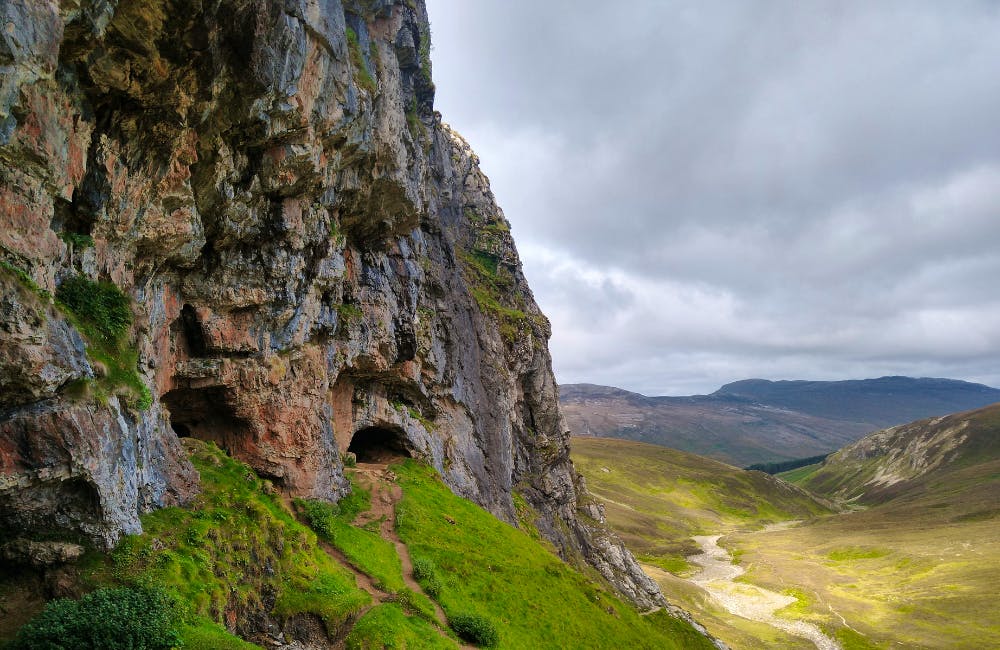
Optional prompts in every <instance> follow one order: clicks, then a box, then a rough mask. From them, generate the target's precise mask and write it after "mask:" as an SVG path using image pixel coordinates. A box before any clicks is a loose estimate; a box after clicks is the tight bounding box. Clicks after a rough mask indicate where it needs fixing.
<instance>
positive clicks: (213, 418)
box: [160, 386, 250, 454]
mask: <svg viewBox="0 0 1000 650" xmlns="http://www.w3.org/2000/svg"><path fill="white" fill-rule="evenodd" d="M160 401H162V402H163V403H164V404H165V405H166V407H167V409H168V410H169V411H170V426H171V428H172V429H173V430H174V433H176V434H177V437H179V438H197V439H198V440H204V441H206V442H214V443H215V444H217V445H218V446H219V447H221V448H222V449H225V450H226V451H227V452H228V453H230V454H232V453H233V452H234V451H236V450H237V449H239V448H240V447H241V446H242V445H245V444H246V440H247V439H248V438H249V437H250V426H249V424H248V423H247V422H246V421H245V420H243V419H242V418H240V417H238V416H237V415H236V413H235V412H234V411H233V408H232V406H231V405H230V403H229V399H228V396H227V394H226V389H225V388H222V387H219V386H212V387H206V388H175V389H174V390H171V391H168V392H167V393H166V394H164V395H163V397H161V398H160Z"/></svg>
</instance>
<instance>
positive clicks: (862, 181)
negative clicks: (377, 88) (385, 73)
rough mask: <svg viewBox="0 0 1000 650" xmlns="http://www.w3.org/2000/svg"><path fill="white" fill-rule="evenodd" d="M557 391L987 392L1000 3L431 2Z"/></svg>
mask: <svg viewBox="0 0 1000 650" xmlns="http://www.w3.org/2000/svg"><path fill="white" fill-rule="evenodd" d="M428 9H429V12H430V17H431V25H432V30H433V34H434V51H433V60H434V76H435V80H436V82H437V86H438V96H437V106H438V109H439V110H441V111H442V113H443V114H444V119H445V120H446V121H448V122H449V123H451V124H452V125H453V126H455V127H456V128H457V129H458V130H459V131H460V132H462V133H463V134H464V135H465V136H466V137H467V139H468V140H469V141H470V143H471V144H472V145H473V147H474V148H475V149H476V150H477V152H478V153H479V155H480V158H481V160H482V164H483V168H484V170H485V171H486V173H487V174H488V175H489V176H490V178H491V181H492V185H493V189H494V193H495V194H496V195H497V199H498V201H499V203H500V205H501V206H503V208H504V211H505V213H506V215H507V217H508V218H509V220H510V221H511V224H512V228H513V232H514V236H515V239H516V241H517V242H518V246H519V248H520V252H521V255H522V259H523V262H524V267H525V272H526V274H527V276H528V279H529V282H530V283H531V285H532V288H533V290H534V292H535V296H536V299H537V300H538V302H539V304H540V305H541V307H542V309H543V310H544V311H545V312H546V314H547V315H548V316H549V318H550V319H551V320H552V323H553V337H552V341H551V349H552V354H553V363H554V366H555V371H556V376H557V378H558V380H559V381H560V382H565V383H568V382H579V381H588V382H593V383H603V384H611V385H616V386H621V387H623V388H629V389H632V390H636V391H639V392H643V393H646V394H690V393H701V392H710V391H712V390H714V389H715V388H717V387H718V386H719V385H720V384H722V383H725V382H727V381H732V380H735V379H742V378H747V377H764V378H771V379H783V378H787V379H791V378H807V379H845V378H861V377H876V376H881V375H886V374H906V375H914V376H945V377H954V378H961V379H969V380H972V381H981V382H983V383H988V384H991V385H994V386H997V385H1000V288H998V287H1000V245H998V244H1000V121H998V117H997V116H1000V75H998V74H996V64H997V62H998V61H1000V39H998V38H996V34H998V33H1000V5H998V4H997V3H993V2H948V3H940V2H919V1H905V2H904V1H899V2H879V3H867V2H860V1H858V2H842V1H838V2H832V1H830V2H814V3H796V2H791V1H788V2H772V1H768V2H747V3H728V2H705V1H704V0H692V1H690V2H684V1H677V2H661V1H658V0H657V1H652V0H650V1H643V0H633V1H630V2H621V3H607V2H579V1H573V2H570V1H568V0H549V1H547V2H541V3H540V2H529V1H527V0H475V1H469V0H428Z"/></svg>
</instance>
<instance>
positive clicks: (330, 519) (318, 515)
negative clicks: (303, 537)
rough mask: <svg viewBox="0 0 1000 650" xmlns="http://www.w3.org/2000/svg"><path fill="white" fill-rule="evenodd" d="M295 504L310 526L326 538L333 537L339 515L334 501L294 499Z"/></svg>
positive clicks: (338, 509)
mask: <svg viewBox="0 0 1000 650" xmlns="http://www.w3.org/2000/svg"><path fill="white" fill-rule="evenodd" d="M295 505H296V506H297V507H298V508H299V510H301V511H302V514H303V515H305V517H306V521H308V522H309V527H310V528H312V529H313V530H315V531H316V532H317V533H319V534H320V536H321V537H324V538H326V539H330V538H332V537H333V535H334V531H335V530H336V521H337V517H338V516H339V515H340V508H339V507H338V506H337V504H336V503H328V502H326V501H319V500H316V499H296V500H295Z"/></svg>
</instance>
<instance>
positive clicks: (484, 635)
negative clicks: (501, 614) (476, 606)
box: [449, 614, 500, 648]
mask: <svg viewBox="0 0 1000 650" xmlns="http://www.w3.org/2000/svg"><path fill="white" fill-rule="evenodd" d="M449 623H450V624H451V629H453V630H455V632H456V633H457V634H458V636H460V637H462V638H463V639H465V640H466V641H468V642H469V643H475V644H476V645H478V646H483V647H485V648H492V647H494V646H495V645H497V644H498V643H499V642H500V635H499V634H498V633H497V628H496V626H495V625H494V624H493V621H491V620H490V619H488V618H486V617H485V616H480V615H478V614H459V615H458V616H454V617H452V619H451V620H450V621H449Z"/></svg>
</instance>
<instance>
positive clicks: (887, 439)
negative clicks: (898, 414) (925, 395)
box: [797, 404, 1000, 517]
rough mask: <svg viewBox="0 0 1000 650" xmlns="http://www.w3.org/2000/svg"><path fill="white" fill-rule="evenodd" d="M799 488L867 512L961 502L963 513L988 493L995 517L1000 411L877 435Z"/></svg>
mask: <svg viewBox="0 0 1000 650" xmlns="http://www.w3.org/2000/svg"><path fill="white" fill-rule="evenodd" d="M797 483H798V484H799V485H802V486H803V487H805V488H807V489H809V490H811V491H813V492H815V493H816V494H821V495H824V496H827V497H830V498H835V499H837V500H839V501H847V502H852V503H862V504H867V505H875V504H881V503H885V502H888V501H893V500H895V499H904V500H905V501H908V502H909V501H916V500H922V499H925V498H927V497H929V496H930V497H934V498H945V499H946V500H949V501H953V500H954V499H953V498H952V497H954V496H955V495H958V494H962V501H963V502H965V505H966V506H968V505H970V503H969V501H970V499H972V500H975V499H974V498H973V497H972V495H974V494H978V493H980V492H983V491H984V490H985V491H986V493H984V494H983V497H982V501H983V506H984V508H985V509H984V510H983V511H982V513H985V514H989V515H990V516H994V517H995V516H1000V404H994V405H992V406H987V407H986V408H982V409H977V410H974V411H966V412H964V413H956V414H954V415H949V416H946V417H938V418H930V419H926V420H920V421H919V422H912V423H910V424H904V425H899V426H895V427H892V428H889V429H884V430H882V431H876V432H875V433H872V434H870V435H867V436H865V437H864V438H862V439H861V440H858V441H857V442H855V443H853V444H851V445H848V446H847V447H844V448H843V449H841V450H840V451H838V452H836V453H835V454H831V455H830V456H829V457H828V458H827V459H826V461H825V462H824V463H822V464H821V465H819V466H817V467H816V469H815V470H814V471H812V472H810V473H809V474H807V475H805V476H800V478H799V479H798V481H797ZM987 506H988V507H987Z"/></svg>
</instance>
